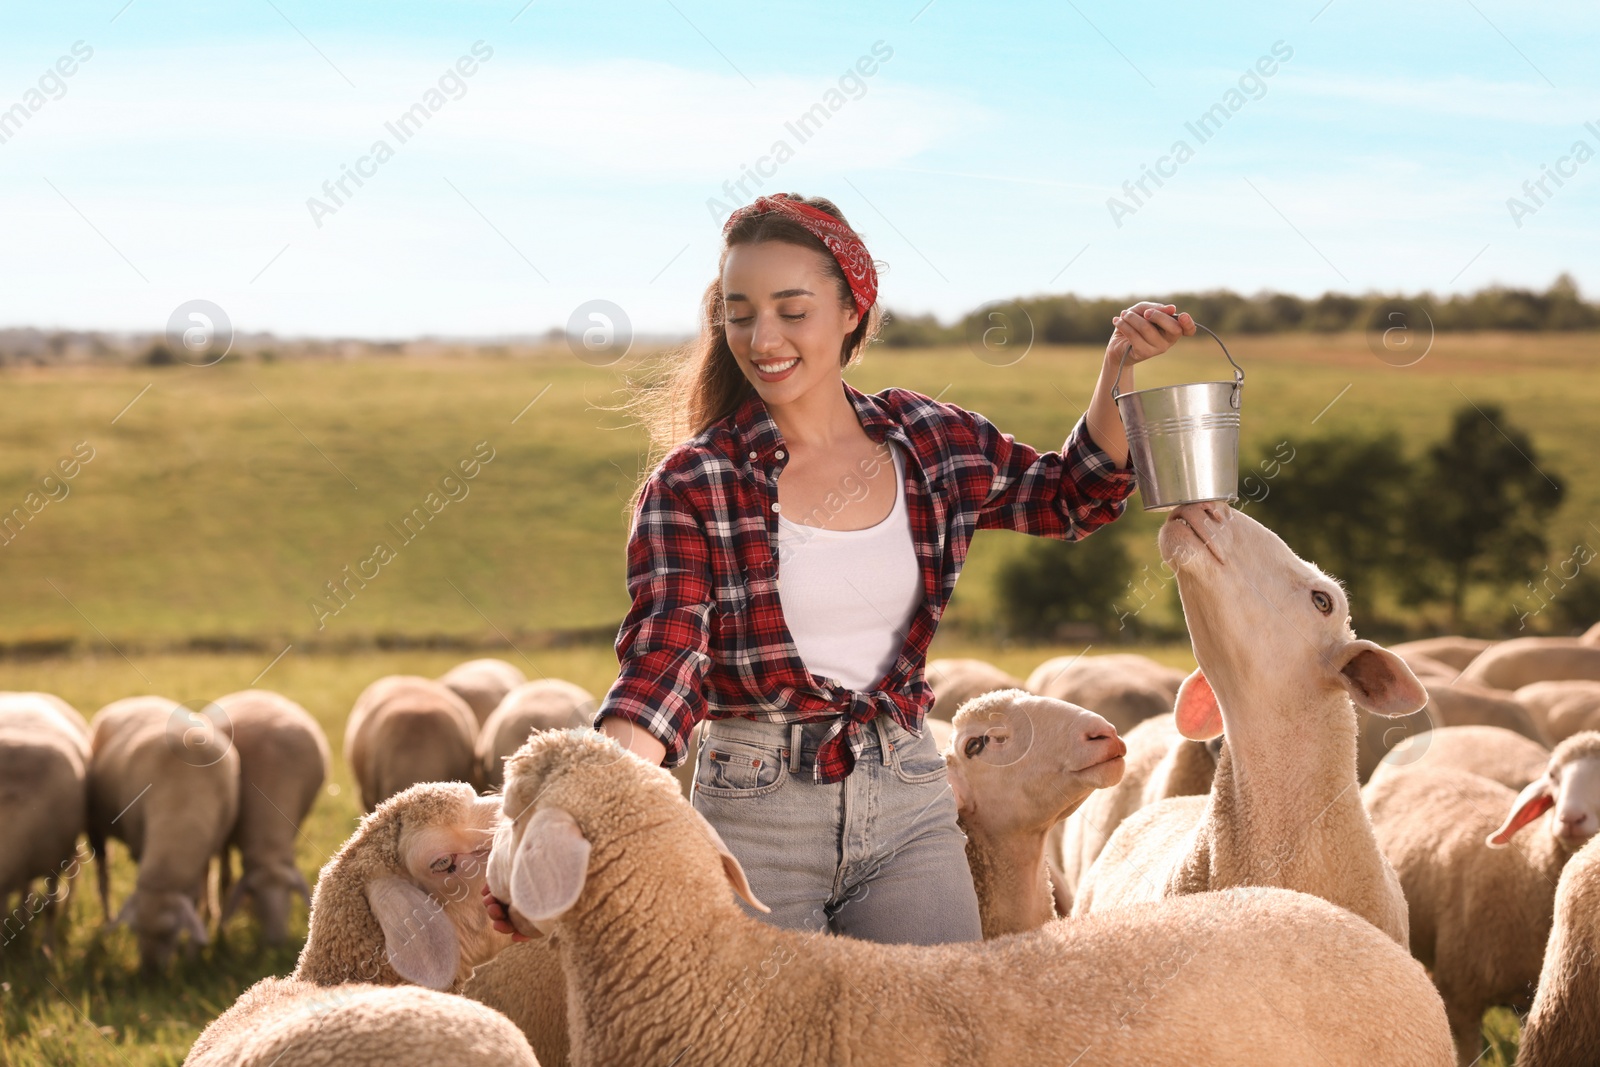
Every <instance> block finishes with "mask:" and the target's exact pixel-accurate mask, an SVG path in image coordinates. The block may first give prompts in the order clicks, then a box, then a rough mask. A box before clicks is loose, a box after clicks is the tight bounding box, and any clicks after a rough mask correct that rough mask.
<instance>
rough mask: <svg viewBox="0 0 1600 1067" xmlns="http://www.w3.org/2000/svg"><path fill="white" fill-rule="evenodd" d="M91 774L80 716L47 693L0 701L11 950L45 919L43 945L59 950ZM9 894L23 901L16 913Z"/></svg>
mask: <svg viewBox="0 0 1600 1067" xmlns="http://www.w3.org/2000/svg"><path fill="white" fill-rule="evenodd" d="M62 709H65V711H66V712H69V713H70V715H68V714H65V713H64V712H63V710H62ZM88 771H89V734H88V725H87V724H86V723H85V722H84V721H83V716H81V715H79V714H78V713H77V711H75V710H74V709H72V708H71V707H70V706H69V705H67V704H66V702H65V701H62V700H60V699H59V698H57V697H51V696H49V695H48V694H45V693H0V912H4V915H5V923H4V931H3V932H4V939H5V941H6V942H9V941H11V940H12V939H13V938H15V937H16V935H17V934H18V933H19V932H20V930H21V926H22V925H23V924H26V923H27V921H28V920H29V919H30V918H32V916H34V915H38V914H40V913H42V914H43V915H44V930H45V942H46V944H48V945H50V946H51V948H52V950H53V949H54V946H55V944H56V918H57V913H58V911H59V910H60V909H61V908H62V907H63V906H64V905H65V903H66V902H67V900H68V899H70V893H71V888H72V884H73V881H74V877H75V876H76V874H77V871H78V865H79V860H78V855H77V853H78V835H79V834H81V833H83V831H84V829H85V828H86V827H87V826H88V807H89V794H88ZM37 878H42V879H44V883H45V892H44V896H43V897H35V896H34V895H33V893H32V892H31V888H32V886H33V882H34V880H35V879H37ZM12 893H18V894H20V902H19V904H18V907H17V908H16V909H15V910H13V909H12V908H11V906H10V905H11V894H12ZM35 903H37V904H38V907H35Z"/></svg>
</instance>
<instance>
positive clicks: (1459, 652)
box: [1389, 635, 1499, 674]
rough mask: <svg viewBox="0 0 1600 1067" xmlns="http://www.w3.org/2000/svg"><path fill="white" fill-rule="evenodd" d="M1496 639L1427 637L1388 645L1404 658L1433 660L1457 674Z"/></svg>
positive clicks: (1495, 642) (1407, 660)
mask: <svg viewBox="0 0 1600 1067" xmlns="http://www.w3.org/2000/svg"><path fill="white" fill-rule="evenodd" d="M1498 643H1499V642H1497V641H1488V640H1485V639H1483V638H1481V637H1458V636H1455V635H1451V636H1448V637H1427V638H1423V639H1422V640H1420V641H1402V642H1401V643H1400V644H1398V645H1390V646H1389V651H1390V652H1393V653H1394V654H1395V655H1397V656H1399V657H1400V658H1401V659H1403V660H1405V661H1406V662H1407V663H1410V662H1411V661H1412V657H1416V658H1418V659H1425V660H1433V661H1434V662H1437V663H1443V664H1444V665H1445V666H1447V667H1450V668H1452V669H1453V670H1454V671H1455V672H1456V673H1457V674H1459V673H1461V672H1462V671H1464V670H1466V669H1467V664H1469V663H1471V662H1472V661H1473V660H1475V659H1477V658H1478V657H1479V656H1481V655H1483V653H1484V652H1485V651H1486V650H1487V649H1488V648H1490V647H1491V646H1492V645H1496V644H1498Z"/></svg>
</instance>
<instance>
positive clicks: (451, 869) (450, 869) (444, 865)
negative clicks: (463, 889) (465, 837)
mask: <svg viewBox="0 0 1600 1067" xmlns="http://www.w3.org/2000/svg"><path fill="white" fill-rule="evenodd" d="M428 869H429V870H430V871H432V872H433V873H434V874H454V873H455V869H456V860H455V857H454V856H440V857H439V858H438V859H436V860H434V861H433V862H432V863H430V864H429V865H428Z"/></svg>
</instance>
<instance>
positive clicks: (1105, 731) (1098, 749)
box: [1080, 712, 1128, 760]
mask: <svg viewBox="0 0 1600 1067" xmlns="http://www.w3.org/2000/svg"><path fill="white" fill-rule="evenodd" d="M1080 727H1081V730H1082V734H1081V738H1082V741H1083V744H1084V746H1085V747H1086V748H1088V749H1090V750H1091V751H1094V752H1095V753H1096V754H1097V755H1100V756H1101V758H1102V759H1108V760H1109V759H1116V758H1118V757H1119V756H1125V755H1127V754H1128V745H1127V743H1126V742H1125V741H1123V740H1122V738H1120V737H1118V736H1117V728H1116V727H1115V726H1112V725H1111V724H1110V723H1109V722H1107V721H1106V720H1105V719H1103V718H1101V717H1100V716H1098V715H1096V714H1094V713H1093V712H1090V713H1089V714H1087V715H1085V716H1084V717H1083V721H1082V722H1081V723H1080Z"/></svg>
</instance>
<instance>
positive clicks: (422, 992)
mask: <svg viewBox="0 0 1600 1067" xmlns="http://www.w3.org/2000/svg"><path fill="white" fill-rule="evenodd" d="M183 1063H184V1067H440V1065H443V1064H460V1065H462V1067H540V1065H539V1062H538V1060H536V1059H535V1058H534V1055H533V1051H532V1050H531V1049H530V1048H529V1047H528V1042H527V1041H526V1040H525V1039H524V1038H523V1036H522V1034H521V1033H520V1032H519V1031H518V1030H517V1028H516V1027H515V1026H514V1025H512V1023H511V1022H510V1020H508V1019H506V1018H505V1017H504V1016H502V1015H500V1014H499V1013H498V1012H495V1011H493V1010H491V1009H489V1008H486V1007H483V1006H481V1005H478V1004H474V1003H472V1002H471V1001H469V1000H463V999H462V998H460V997H455V996H450V995H449V994H446V993H436V992H434V991H433V990H431V989H418V988H417V987H416V986H380V985H367V984H362V983H349V984H345V985H337V986H331V987H330V986H319V985H316V984H315V983H312V982H304V981H300V980H298V979H294V978H263V979H261V981H259V982H257V983H256V984H255V985H253V986H251V987H250V988H249V989H247V990H245V991H244V992H243V993H242V994H240V996H239V999H238V1000H236V1001H234V1004H233V1006H232V1007H231V1008H229V1009H228V1010H227V1011H225V1012H223V1013H222V1014H221V1015H220V1016H218V1017H217V1018H216V1019H215V1020H213V1021H212V1023H211V1025H209V1026H207V1027H206V1028H205V1031H204V1032H203V1033H201V1035H200V1037H199V1038H198V1039H197V1040H196V1041H195V1043H194V1045H193V1046H192V1047H191V1048H190V1049H189V1055H188V1056H187V1058H185V1059H184V1061H183Z"/></svg>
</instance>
